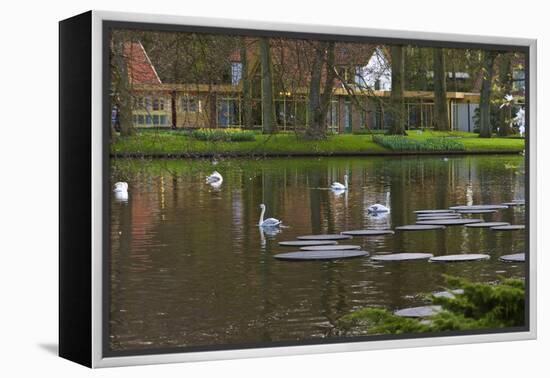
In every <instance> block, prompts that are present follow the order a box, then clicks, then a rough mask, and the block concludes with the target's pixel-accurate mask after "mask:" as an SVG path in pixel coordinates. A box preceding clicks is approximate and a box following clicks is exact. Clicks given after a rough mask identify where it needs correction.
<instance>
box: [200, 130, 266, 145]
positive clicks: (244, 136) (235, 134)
mask: <svg viewBox="0 0 550 378" xmlns="http://www.w3.org/2000/svg"><path fill="white" fill-rule="evenodd" d="M191 137H192V138H195V139H197V140H203V141H208V142H245V141H254V140H255V139H256V135H255V134H254V132H253V131H251V130H241V129H197V130H193V131H192V132H191Z"/></svg>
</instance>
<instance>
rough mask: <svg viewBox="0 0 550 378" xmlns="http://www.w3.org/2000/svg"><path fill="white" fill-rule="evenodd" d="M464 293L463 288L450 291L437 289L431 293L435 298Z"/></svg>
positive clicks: (451, 296)
mask: <svg viewBox="0 0 550 378" xmlns="http://www.w3.org/2000/svg"><path fill="white" fill-rule="evenodd" d="M460 294H464V290H462V289H455V290H451V291H437V292H435V293H433V294H432V295H433V296H434V297H435V298H454V297H455V296H456V295H460Z"/></svg>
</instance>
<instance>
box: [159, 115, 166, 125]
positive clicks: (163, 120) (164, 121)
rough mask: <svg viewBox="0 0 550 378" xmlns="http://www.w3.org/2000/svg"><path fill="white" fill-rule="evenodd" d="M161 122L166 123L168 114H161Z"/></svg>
mask: <svg viewBox="0 0 550 378" xmlns="http://www.w3.org/2000/svg"><path fill="white" fill-rule="evenodd" d="M160 124H161V125H166V116H165V115H161V116H160Z"/></svg>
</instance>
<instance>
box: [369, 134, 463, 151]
mask: <svg viewBox="0 0 550 378" xmlns="http://www.w3.org/2000/svg"><path fill="white" fill-rule="evenodd" d="M372 140H373V141H374V142H376V143H378V144H379V145H381V146H383V147H386V148H389V149H390V150H393V151H465V150H466V147H465V146H464V144H463V143H462V142H460V141H458V140H455V139H450V138H428V139H425V140H416V139H411V138H408V137H405V136H400V135H375V136H373V137H372Z"/></svg>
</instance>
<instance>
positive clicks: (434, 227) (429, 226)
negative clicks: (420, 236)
mask: <svg viewBox="0 0 550 378" xmlns="http://www.w3.org/2000/svg"><path fill="white" fill-rule="evenodd" d="M395 229H396V230H399V231H429V230H443V229H445V226H442V225H434V224H408V225H405V226H399V227H396V228H395Z"/></svg>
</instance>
